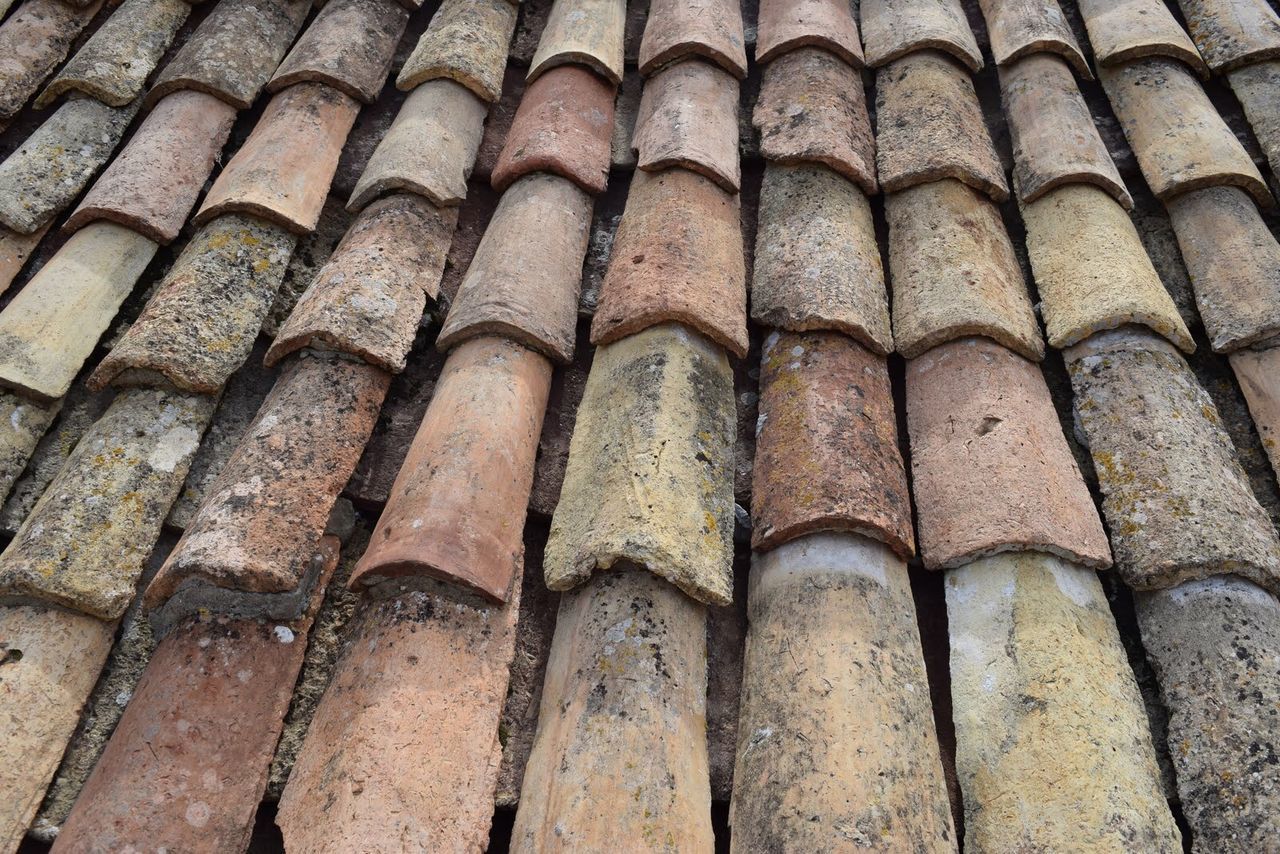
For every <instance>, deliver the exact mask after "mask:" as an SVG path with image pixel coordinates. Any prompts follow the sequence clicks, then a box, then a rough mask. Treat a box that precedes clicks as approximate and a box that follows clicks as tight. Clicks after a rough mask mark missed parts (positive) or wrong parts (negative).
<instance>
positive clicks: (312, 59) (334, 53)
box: [267, 0, 409, 104]
mask: <svg viewBox="0 0 1280 854" xmlns="http://www.w3.org/2000/svg"><path fill="white" fill-rule="evenodd" d="M408 21H409V13H408V12H407V11H406V10H405V8H404V7H403V6H401V5H400V4H399V3H397V2H395V0H329V2H327V3H325V5H324V8H323V9H321V10H320V12H319V13H318V14H317V15H316V18H315V20H314V21H313V22H312V24H311V26H309V27H307V30H306V32H304V33H303V34H302V37H301V38H299V39H298V43H297V44H295V45H294V46H293V49H292V50H291V51H289V55H288V56H286V57H285V58H284V62H282V63H280V67H279V68H277V69H276V73H275V75H274V76H272V78H271V80H270V81H269V82H268V83H267V91H268V92H279V91H280V90H282V89H287V88H288V87H290V86H292V85H293V84H295V83H301V82H304V81H311V82H314V83H326V84H328V85H329V86H332V87H333V88H334V89H337V90H338V91H339V92H344V93H346V94H347V95H350V96H351V97H352V98H355V99H356V100H358V101H363V102H364V103H366V104H372V103H373V102H374V100H375V99H376V98H377V97H378V93H380V92H381V91H382V86H383V84H384V83H385V82H386V80H387V72H388V71H390V70H391V59H392V55H393V54H394V53H395V49H396V43H397V42H399V41H400V36H402V35H403V34H404V28H405V25H406V24H407V23H408Z"/></svg>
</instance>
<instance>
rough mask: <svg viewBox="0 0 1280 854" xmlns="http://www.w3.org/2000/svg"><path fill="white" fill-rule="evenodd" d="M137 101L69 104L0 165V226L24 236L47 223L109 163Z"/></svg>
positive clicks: (88, 100) (87, 101)
mask: <svg viewBox="0 0 1280 854" xmlns="http://www.w3.org/2000/svg"><path fill="white" fill-rule="evenodd" d="M137 112H138V103H137V102H134V103H132V104H128V105H126V106H124V107H108V106H106V105H105V104H100V103H98V102H97V101H95V100H93V99H92V98H81V99H76V100H72V101H68V102H67V103H65V104H63V105H62V106H61V107H59V108H58V110H57V112H55V113H54V114H53V115H52V116H50V117H49V118H48V119H47V120H46V121H45V123H44V124H42V125H40V129H39V130H37V131H36V132H35V133H33V134H32V135H31V136H29V137H28V138H27V140H26V142H24V143H23V144H22V145H21V146H20V147H19V148H18V150H17V151H15V152H13V154H10V155H9V156H8V157H7V158H6V159H5V161H4V162H3V163H0V224H2V225H5V226H7V227H9V228H11V229H13V230H14V231H17V232H20V233H22V234H30V233H31V232H33V231H36V230H38V229H40V228H42V227H44V226H45V225H47V224H48V223H49V222H50V221H51V220H52V219H53V218H54V217H55V216H57V215H58V214H59V213H61V212H62V211H63V210H65V209H66V208H67V206H68V205H70V204H71V203H72V202H73V201H74V200H75V198H76V196H78V195H80V193H81V192H82V191H83V190H84V188H85V187H87V186H88V185H89V181H90V180H91V179H92V178H93V176H94V175H95V174H97V172H98V170H99V169H101V168H102V167H103V165H104V164H105V163H106V162H107V161H108V160H110V159H111V154H112V152H114V151H115V148H116V146H117V145H119V144H120V138H121V137H122V136H124V131H125V128H127V127H128V126H129V122H131V121H133V117H134V115H135V114H136V113H137Z"/></svg>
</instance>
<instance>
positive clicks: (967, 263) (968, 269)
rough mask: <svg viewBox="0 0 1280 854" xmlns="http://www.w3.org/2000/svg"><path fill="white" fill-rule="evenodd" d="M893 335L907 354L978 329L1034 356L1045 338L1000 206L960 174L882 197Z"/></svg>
mask: <svg viewBox="0 0 1280 854" xmlns="http://www.w3.org/2000/svg"><path fill="white" fill-rule="evenodd" d="M885 214H886V219H888V221H889V274H890V279H891V281H892V283H893V340H894V343H895V344H896V345H897V348H898V352H899V353H901V354H902V355H903V356H906V357H907V358H908V359H912V358H915V357H916V356H919V355H921V354H923V353H924V352H925V351H926V350H928V349H929V348H931V347H936V346H938V345H939V344H943V343H945V342H947V341H954V340H955V339H957V338H964V337H968V336H971V335H985V336H987V337H988V338H991V339H993V340H995V341H998V342H1000V343H1001V344H1003V345H1004V346H1005V347H1008V348H1009V349H1010V350H1013V351H1014V352H1016V353H1019V354H1020V355H1022V356H1025V357H1026V358H1028V359H1032V360H1034V361H1037V362H1038V361H1040V360H1041V359H1043V358H1044V341H1043V339H1041V337H1040V326H1039V324H1037V323H1036V317H1035V312H1034V311H1033V310H1032V308H1031V297H1030V296H1029V295H1028V293H1027V283H1026V281H1025V280H1024V279H1023V275H1022V268H1021V267H1020V266H1018V259H1017V257H1016V256H1015V255H1014V252H1013V244H1012V243H1011V242H1010V240H1009V234H1008V232H1007V231H1006V230H1005V227H1004V221H1003V220H1002V219H1001V218H1000V209H999V208H997V207H996V206H995V205H994V204H992V203H991V201H990V200H989V199H987V198H986V197H985V196H983V195H981V194H980V193H976V192H974V191H973V190H972V189H970V188H969V187H967V186H965V185H964V184H961V183H960V182H959V181H952V180H943V181H934V182H932V183H929V184H920V185H917V186H914V187H912V188H911V189H909V190H903V191H902V192H899V193H893V194H891V195H890V196H889V197H888V198H887V199H886V200H885Z"/></svg>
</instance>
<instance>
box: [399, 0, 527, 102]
mask: <svg viewBox="0 0 1280 854" xmlns="http://www.w3.org/2000/svg"><path fill="white" fill-rule="evenodd" d="M515 27H516V6H515V4H513V3H510V2H508V0H444V2H443V3H441V4H440V9H439V11H437V12H436V14H435V17H434V18H432V19H431V26H430V27H428V28H427V31H426V32H425V33H423V35H422V38H420V39H419V40H418V45H417V47H415V48H414V49H413V53H412V54H410V55H409V58H408V59H407V60H405V63H404V66H403V67H402V68H401V69H400V76H399V77H397V78H396V87H397V88H398V89H401V90H403V91H406V92H408V91H410V90H412V89H414V88H415V87H417V86H419V85H421V84H422V83H425V82H426V81H428V80H437V79H439V78H442V77H443V78H446V79H448V80H452V81H454V82H455V83H458V84H459V85H461V86H465V87H467V88H468V89H470V90H471V91H472V92H473V93H475V96H476V97H477V98H479V99H480V100H482V101H486V102H493V101H497V100H498V98H499V96H501V95H502V72H503V69H505V68H506V66H507V50H508V47H509V45H510V44H511V33H512V32H513V31H514V30H515ZM393 47H394V46H393Z"/></svg>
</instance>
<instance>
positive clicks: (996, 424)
mask: <svg viewBox="0 0 1280 854" xmlns="http://www.w3.org/2000/svg"><path fill="white" fill-rule="evenodd" d="M907 425H908V428H909V430H910V434H911V473H912V486H913V487H914V491H915V499H916V513H917V517H918V525H919V528H918V530H919V544H920V552H921V554H922V556H923V558H924V565H925V566H926V567H928V568H929V569H950V568H953V567H957V566H963V565H964V564H966V563H968V562H970V561H972V560H975V559H977V558H980V557H983V556H986V555H991V554H995V553H998V552H1010V551H1040V552H1048V553H1050V554H1056V555H1059V556H1060V557H1064V558H1066V559H1068V560H1072V561H1075V562H1077V563H1081V564H1084V565H1086V566H1089V567H1094V568H1099V569H1101V568H1105V567H1107V566H1109V565H1110V564H1111V551H1110V549H1109V548H1108V547H1107V535H1106V533H1105V532H1104V531H1103V530H1102V521H1101V520H1100V519H1099V518H1098V511H1097V510H1096V509H1095V508H1094V505H1093V499H1092V498H1091V497H1090V495H1089V489H1088V487H1086V486H1085V483H1084V480H1083V479H1082V478H1081V476H1080V469H1079V468H1077V467H1076V462H1075V460H1074V459H1073V458H1072V456H1071V450H1070V449H1069V448H1068V447H1067V441H1066V439H1065V438H1064V437H1063V435H1062V427H1061V426H1060V425H1059V424H1058V416H1057V413H1056V412H1055V411H1054V408H1053V401H1052V400H1051V399H1050V397H1049V388H1048V386H1046V385H1045V381H1044V377H1043V376H1042V375H1041V373H1040V368H1039V367H1037V366H1036V364H1035V363H1034V362H1029V361H1027V360H1026V359H1024V358H1022V357H1021V356H1019V355H1017V354H1015V353H1012V352H1010V351H1008V350H1006V349H1004V348H1003V347H1001V346H1000V345H998V344H994V343H992V342H990V341H988V340H986V339H984V338H964V339H961V340H959V341H952V342H950V343H947V344H943V345H942V346H940V347H936V348H934V349H933V350H931V351H929V352H928V353H925V354H924V355H923V356H921V357H919V358H917V359H913V360H911V361H910V362H908V363H907Z"/></svg>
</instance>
